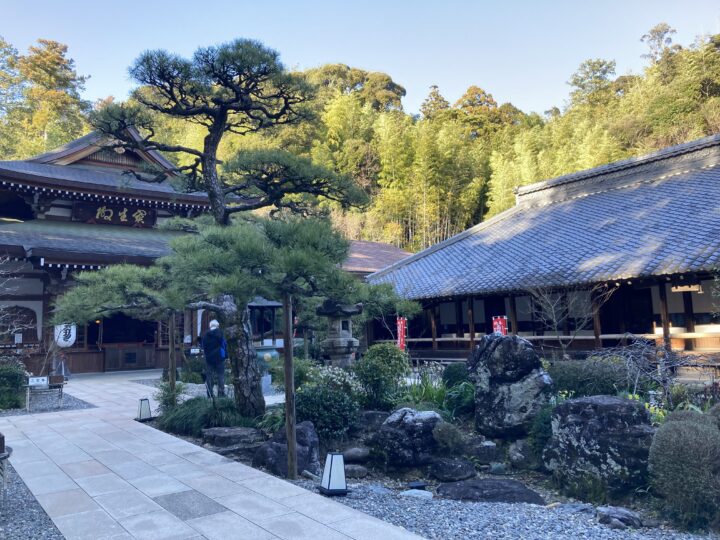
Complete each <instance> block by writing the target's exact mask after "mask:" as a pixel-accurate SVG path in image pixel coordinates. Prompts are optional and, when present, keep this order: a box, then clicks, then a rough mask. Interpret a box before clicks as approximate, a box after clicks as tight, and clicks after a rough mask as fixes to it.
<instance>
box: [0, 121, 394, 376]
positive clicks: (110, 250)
mask: <svg viewBox="0 0 720 540" xmlns="http://www.w3.org/2000/svg"><path fill="white" fill-rule="evenodd" d="M135 135H136V136H137V134H135ZM148 166H150V167H152V168H153V169H154V170H155V171H157V169H158V168H161V169H165V171H166V172H167V179H166V180H165V181H163V182H160V183H157V182H149V181H145V175H146V174H147V172H146V171H148V169H149V167H148ZM172 167H173V166H172V164H171V163H170V162H169V161H168V160H167V159H166V158H165V157H163V156H162V155H161V154H160V153H158V152H155V151H148V152H141V151H137V152H136V151H131V150H124V151H123V150H122V149H117V148H114V147H112V146H111V145H109V144H108V141H107V139H106V138H105V137H104V136H103V135H101V134H99V133H90V134H89V135H86V136H84V137H81V138H80V139H77V140H75V141H72V142H70V143H68V144H66V145H64V146H62V147H60V148H57V149H55V150H53V151H50V152H47V153H45V154H42V155H39V156H35V157H33V158H30V159H27V160H24V161H0V285H1V286H0V314H1V315H2V316H0V325H2V326H4V328H2V329H0V347H2V348H4V349H6V350H7V351H8V352H19V353H20V354H22V355H23V356H24V359H25V360H26V363H27V364H28V368H29V369H30V370H31V371H33V372H35V373H39V372H40V371H41V369H42V368H43V366H44V370H47V369H48V368H49V367H51V366H52V363H53V361H56V360H57V358H54V357H56V356H57V353H58V351H54V350H53V348H51V347H50V346H49V344H50V343H52V341H53V330H52V328H50V327H49V320H50V314H51V309H52V304H53V301H54V298H55V297H56V296H57V295H58V294H60V293H62V291H64V290H65V289H66V288H67V287H71V286H72V284H73V276H74V275H75V274H76V273H77V272H79V271H83V270H85V271H87V270H96V269H99V268H102V267H104V266H107V265H111V264H117V263H123V262H124V263H131V264H139V265H146V264H150V263H151V262H152V261H153V260H154V259H156V258H158V257H160V256H163V255H165V254H167V252H168V249H169V248H168V244H169V241H170V239H171V238H172V237H173V236H174V235H175V234H179V233H173V232H167V231H161V230H158V229H157V228H156V227H155V226H156V225H158V224H160V223H162V222H163V220H167V219H168V218H170V217H172V216H175V215H183V216H193V215H197V214H199V213H202V212H205V211H207V209H208V208H209V205H208V201H207V197H206V195H205V194H204V193H183V192H180V191H177V190H176V189H175V188H174V187H173V173H172V172H171V170H172ZM152 176H153V177H156V176H157V173H156V172H154V173H153V174H152ZM406 255H407V253H405V252H403V251H401V250H398V249H396V248H393V247H392V246H388V245H386V244H377V243H373V242H353V243H352V246H351V252H350V257H349V259H348V261H347V262H346V265H345V268H346V269H347V270H348V271H349V272H352V273H355V274H356V275H358V276H365V275H367V274H369V273H371V272H373V271H376V270H379V269H381V268H382V267H384V266H387V265H388V264H391V263H393V262H396V261H398V260H399V259H401V258H403V257H405V256H406ZM279 306H280V304H278V303H277V302H272V301H268V300H264V299H260V298H258V299H256V301H255V302H254V303H252V304H251V315H252V321H253V330H254V333H255V340H256V343H257V344H265V345H276V344H277V345H279V346H282V335H281V333H280V332H278V331H277V330H276V329H277V328H278V327H279V326H280V325H279V322H278V323H277V324H276V319H277V317H276V312H277V310H278V307H279ZM207 319H208V314H207V313H204V312H203V311H202V310H200V311H195V312H191V311H187V312H186V313H185V314H184V316H183V317H182V320H181V321H180V322H179V325H178V326H179V328H180V329H182V335H183V342H184V345H185V346H186V347H188V346H189V345H190V344H192V343H196V341H197V337H198V336H199V335H201V334H202V333H203V332H204V331H205V330H206V329H207V323H208V320H207ZM168 347H169V335H168V328H167V325H166V324H165V323H164V322H162V321H156V322H152V321H141V320H135V319H132V318H129V317H126V316H123V315H116V316H113V317H109V318H105V319H98V320H96V321H91V322H90V323H89V324H87V325H78V326H77V330H76V335H75V340H74V343H73V345H72V346H71V347H69V348H66V349H63V350H62V353H63V358H64V359H65V360H66V365H67V367H69V369H70V371H71V372H94V371H110V370H127V369H142V368H155V367H165V366H166V365H167V361H168Z"/></svg>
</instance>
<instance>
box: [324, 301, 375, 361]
mask: <svg viewBox="0 0 720 540" xmlns="http://www.w3.org/2000/svg"><path fill="white" fill-rule="evenodd" d="M362 307H363V306H362V304H354V305H342V304H338V303H337V302H333V301H332V300H325V302H323V304H322V305H321V306H320V307H318V308H317V310H316V313H317V314H318V315H321V316H323V317H327V318H328V334H327V339H324V340H323V341H321V342H320V348H321V350H322V355H323V358H325V359H326V361H327V362H328V363H329V364H330V365H333V366H336V367H348V366H350V365H351V364H352V363H353V361H354V360H355V353H356V352H357V350H358V347H359V345H360V341H358V340H357V339H356V338H354V337H353V335H352V316H353V315H358V314H360V313H362Z"/></svg>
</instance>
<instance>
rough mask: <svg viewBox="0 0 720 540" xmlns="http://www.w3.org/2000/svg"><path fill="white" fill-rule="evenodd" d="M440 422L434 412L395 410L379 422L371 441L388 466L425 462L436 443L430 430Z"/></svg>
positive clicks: (427, 462)
mask: <svg viewBox="0 0 720 540" xmlns="http://www.w3.org/2000/svg"><path fill="white" fill-rule="evenodd" d="M442 421H443V420H442V418H441V417H440V415H439V414H438V413H436V412H434V411H416V410H414V409H410V408H407V407H405V408H402V409H398V410H397V411H394V412H393V413H392V414H391V415H390V416H388V417H387V419H386V420H385V421H384V422H383V423H382V425H381V426H380V429H379V430H378V432H377V435H376V436H375V437H374V440H373V442H374V444H375V446H376V447H377V448H378V449H379V450H380V451H381V452H383V453H384V454H385V456H386V458H387V463H388V465H391V466H394V467H417V466H419V465H427V464H429V463H431V462H432V461H433V456H432V454H433V453H434V452H435V451H436V450H437V446H438V445H437V442H436V441H435V438H434V437H433V429H435V426H436V425H438V424H439V423H440V422H442Z"/></svg>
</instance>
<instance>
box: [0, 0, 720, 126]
mask: <svg viewBox="0 0 720 540" xmlns="http://www.w3.org/2000/svg"><path fill="white" fill-rule="evenodd" d="M198 6H200V7H198ZM0 7H2V16H1V18H0V35H2V36H3V37H5V39H7V40H8V41H10V42H11V43H12V44H14V45H15V46H16V47H17V48H19V49H20V50H25V49H26V48H27V47H28V46H29V45H30V44H31V43H32V42H33V41H35V40H36V39H37V38H40V37H43V38H49V39H55V40H57V41H61V42H63V43H66V44H67V45H68V46H69V54H70V56H71V57H72V58H74V59H75V61H76V63H77V68H78V71H79V72H80V73H82V74H87V75H91V79H90V80H89V81H88V83H87V91H86V94H85V97H86V98H88V99H96V98H101V97H105V96H108V95H114V96H116V97H117V98H121V99H122V98H124V97H126V95H127V92H128V90H129V89H130V88H131V87H132V83H131V81H129V80H128V76H127V67H128V66H129V65H130V63H131V62H132V61H133V59H134V58H135V57H136V56H137V55H138V54H139V53H140V52H141V51H143V50H145V49H155V48H164V49H168V50H171V51H175V52H177V53H180V54H183V55H189V54H191V53H192V52H193V51H194V50H195V48H197V47H198V46H204V45H212V44H217V43H220V42H223V41H227V40H230V39H232V38H235V37H251V38H255V39H259V40H261V41H263V42H264V43H265V44H266V45H268V46H271V47H273V48H275V49H277V50H279V51H280V53H281V55H282V58H283V61H284V62H285V63H286V65H288V66H289V67H292V68H299V69H304V68H308V67H314V66H317V65H320V64H325V63H333V62H342V63H345V64H349V65H352V66H356V67H360V68H363V69H367V70H373V71H384V72H386V73H389V74H390V75H391V76H392V77H393V79H394V80H395V81H397V82H398V83H400V84H402V85H403V86H404V87H405V88H406V89H407V97H406V98H405V100H404V106H405V109H406V110H407V111H409V112H417V111H418V109H419V107H420V104H421V103H422V100H423V99H424V98H425V96H426V95H427V93H428V88H429V86H430V85H432V84H437V85H438V86H439V87H440V91H441V92H442V93H443V95H445V97H446V98H447V99H448V100H450V101H451V102H453V101H455V100H456V99H457V98H458V97H460V95H462V93H463V92H464V90H465V89H466V88H467V87H468V86H470V85H472V84H475V85H478V86H481V87H483V88H485V89H486V90H488V91H489V92H491V93H492V94H493V95H494V96H495V99H496V100H497V101H499V102H505V101H510V102H512V103H514V104H515V105H516V106H518V107H520V108H521V109H523V110H525V111H538V112H542V111H544V110H546V109H548V108H550V107H551V106H553V105H558V106H562V104H563V103H564V101H565V100H566V99H567V96H568V91H569V87H568V86H567V84H566V81H567V80H568V79H569V78H570V75H571V74H572V73H573V72H574V71H575V69H576V68H577V66H578V65H579V64H580V62H582V61H583V60H585V59H587V58H598V57H599V58H606V59H614V60H616V61H617V65H618V69H617V71H618V74H623V73H627V72H635V73H637V72H639V71H641V70H642V67H643V64H644V60H643V59H642V58H641V57H640V56H641V55H642V54H643V53H644V52H645V45H644V44H642V43H641V42H640V36H642V35H643V33H645V32H646V31H647V30H648V29H650V28H651V27H652V26H653V25H655V24H656V23H658V22H667V23H669V24H670V25H671V26H673V27H674V28H676V29H677V31H678V32H677V34H676V36H675V41H676V42H677V43H681V44H683V45H686V44H689V43H691V42H692V41H693V40H694V39H695V36H697V35H701V34H708V33H720V2H718V1H717V0H675V1H671V0H624V1H621V0H604V1H594V0H593V1H591V0H575V1H571V0H567V1H566V0H557V1H546V2H541V1H539V0H538V1H529V0H506V1H502V2H500V1H498V2H490V1H474V2H473V1H455V0H445V1H440V0H436V1H432V2H431V1H425V0H415V1H399V0H398V1H392V0H386V1H384V2H383V1H375V0H364V1H350V0H346V1H340V0H338V1H329V0H326V1H321V0H317V1H301V0H295V1H285V0H274V1H270V2H269V1H264V2H263V1H258V0H255V1H252V2H249V1H246V0H236V1H216V0H204V1H202V2H201V1H197V0H194V1H192V2H185V1H183V0H175V1H174V2H169V1H166V0H146V1H144V2H141V1H135V0H125V1H123V2H117V1H115V2H97V0H94V1H87V0H72V1H70V0H68V1H65V2H59V1H53V0H28V1H8V0H0Z"/></svg>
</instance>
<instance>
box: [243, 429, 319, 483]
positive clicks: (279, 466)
mask: <svg viewBox="0 0 720 540" xmlns="http://www.w3.org/2000/svg"><path fill="white" fill-rule="evenodd" d="M295 439H296V444H295V446H296V448H297V468H298V473H301V472H302V471H310V472H311V473H313V474H319V473H320V441H319V439H318V435H317V432H316V431H315V427H314V426H313V424H312V422H309V421H305V422H301V423H299V424H298V425H297V426H296V436H295ZM287 453H288V444H287V436H286V434H285V430H284V429H281V430H280V431H278V432H277V433H276V434H275V435H274V436H273V438H272V439H270V440H269V441H268V442H266V443H264V444H263V445H262V446H260V448H258V450H257V452H255V455H254V456H253V460H252V465H253V467H264V468H266V469H267V470H268V471H270V472H271V473H273V474H276V475H278V476H287V471H288V468H287Z"/></svg>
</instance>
